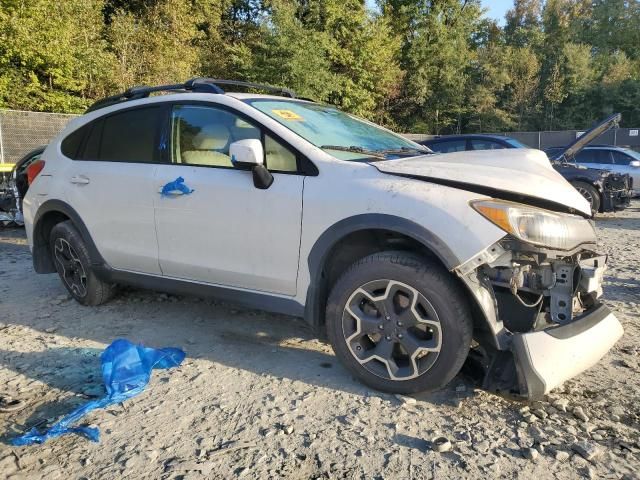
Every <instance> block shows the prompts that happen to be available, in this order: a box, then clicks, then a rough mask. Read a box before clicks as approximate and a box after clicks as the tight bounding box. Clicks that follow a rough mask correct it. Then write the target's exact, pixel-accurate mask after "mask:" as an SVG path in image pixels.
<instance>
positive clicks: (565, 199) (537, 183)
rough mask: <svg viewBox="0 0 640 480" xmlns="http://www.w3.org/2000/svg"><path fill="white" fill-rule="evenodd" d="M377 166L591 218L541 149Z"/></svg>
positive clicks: (475, 153)
mask: <svg viewBox="0 0 640 480" xmlns="http://www.w3.org/2000/svg"><path fill="white" fill-rule="evenodd" d="M376 166H377V168H378V169H379V170H380V171H383V172H389V173H399V174H403V175H416V176H420V177H425V178H429V177H431V178H438V179H442V180H452V181H456V182H462V183H468V184H472V185H479V186H483V187H490V188H493V189H496V190H502V191H505V192H511V193H516V194H522V195H527V196H529V197H533V198H539V199H541V200H549V201H552V202H555V203H558V204H561V205H566V206H568V207H571V208H574V209H576V210H578V211H580V212H582V213H584V214H586V215H591V209H590V207H589V203H588V202H587V201H586V200H585V199H584V197H583V196H582V195H581V194H580V193H579V192H578V191H577V190H576V189H575V188H573V187H572V186H571V184H570V183H569V182H567V181H566V180H565V179H564V178H563V177H562V175H560V174H559V173H558V172H557V171H556V170H555V169H554V168H553V167H552V166H551V163H550V162H549V159H548V158H547V156H546V155H545V154H544V152H541V151H540V150H529V149H504V150H477V151H475V150H474V151H467V152H454V153H439V154H435V155H425V156H421V157H415V158H409V159H405V160H388V161H385V162H377V163H376Z"/></svg>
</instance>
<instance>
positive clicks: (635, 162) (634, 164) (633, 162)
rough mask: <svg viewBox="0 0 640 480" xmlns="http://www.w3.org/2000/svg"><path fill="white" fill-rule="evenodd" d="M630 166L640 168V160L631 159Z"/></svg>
mask: <svg viewBox="0 0 640 480" xmlns="http://www.w3.org/2000/svg"><path fill="white" fill-rule="evenodd" d="M629 166H630V167H634V168H640V160H631V161H630V162H629Z"/></svg>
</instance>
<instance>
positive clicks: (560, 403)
mask: <svg viewBox="0 0 640 480" xmlns="http://www.w3.org/2000/svg"><path fill="white" fill-rule="evenodd" d="M551 405H553V406H554V408H557V409H558V410H560V411H561V412H566V411H567V407H568V406H569V400H567V399H566V398H559V399H557V400H556V401H555V402H553V403H552V404H551Z"/></svg>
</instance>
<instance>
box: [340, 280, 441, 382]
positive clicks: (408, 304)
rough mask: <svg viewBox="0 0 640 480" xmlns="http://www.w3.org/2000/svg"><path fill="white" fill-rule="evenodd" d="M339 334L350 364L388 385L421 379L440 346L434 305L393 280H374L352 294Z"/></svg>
mask: <svg viewBox="0 0 640 480" xmlns="http://www.w3.org/2000/svg"><path fill="white" fill-rule="evenodd" d="M342 332H343V334H344V340H345V342H346V344H347V346H348V348H349V351H350V352H351V354H352V355H353V356H354V357H355V359H356V360H357V361H358V362H359V363H360V364H361V365H362V366H363V367H364V368H366V369H367V370H368V371H369V372H371V373H373V374H375V375H377V376H379V377H382V378H385V379H389V380H409V379H412V378H416V377H419V376H420V375H422V374H424V373H425V372H427V371H428V370H429V369H430V368H431V367H432V366H433V364H434V363H435V361H436V360H437V358H438V355H439V353H440V348H441V345H442V329H441V325H440V321H439V319H438V315H437V313H436V311H435V309H434V308H433V305H431V303H430V302H429V301H428V300H427V299H426V298H425V297H424V295H422V294H421V293H420V292H418V291H417V290H416V289H415V288H413V287H411V286H409V285H406V284H404V283H401V282H398V281H395V280H375V281H372V282H368V283H366V284H364V285H362V286H360V287H359V288H357V289H356V290H355V291H354V292H353V293H352V294H351V296H350V297H349V299H348V300H347V303H346V305H345V308H344V311H343V315H342Z"/></svg>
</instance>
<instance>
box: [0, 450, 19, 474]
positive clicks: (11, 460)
mask: <svg viewBox="0 0 640 480" xmlns="http://www.w3.org/2000/svg"><path fill="white" fill-rule="evenodd" d="M17 469H18V465H17V464H16V457H14V456H13V455H7V456H6V457H4V458H3V459H2V460H0V472H4V474H5V475H8V474H10V473H14V472H15V471H16V470H17Z"/></svg>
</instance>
